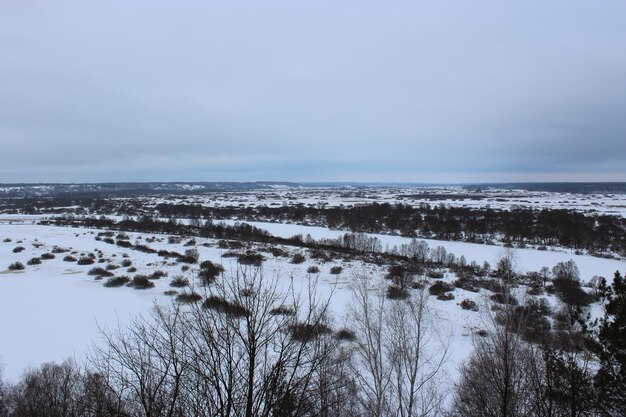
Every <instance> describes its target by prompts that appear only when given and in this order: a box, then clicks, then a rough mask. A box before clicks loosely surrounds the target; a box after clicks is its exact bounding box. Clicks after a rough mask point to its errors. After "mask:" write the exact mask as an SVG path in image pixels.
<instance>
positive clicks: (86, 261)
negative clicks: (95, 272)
mask: <svg viewBox="0 0 626 417" xmlns="http://www.w3.org/2000/svg"><path fill="white" fill-rule="evenodd" d="M93 263H95V261H94V260H93V259H91V258H89V257H86V256H81V258H80V259H79V260H78V262H77V264H78V265H91V264H93Z"/></svg>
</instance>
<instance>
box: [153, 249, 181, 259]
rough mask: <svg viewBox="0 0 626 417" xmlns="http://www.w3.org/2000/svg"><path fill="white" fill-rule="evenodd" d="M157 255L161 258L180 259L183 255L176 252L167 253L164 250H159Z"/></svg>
mask: <svg viewBox="0 0 626 417" xmlns="http://www.w3.org/2000/svg"><path fill="white" fill-rule="evenodd" d="M157 255H159V256H162V257H164V258H182V257H183V255H182V254H180V253H178V252H174V251H167V250H164V249H161V250H160V251H158V252H157Z"/></svg>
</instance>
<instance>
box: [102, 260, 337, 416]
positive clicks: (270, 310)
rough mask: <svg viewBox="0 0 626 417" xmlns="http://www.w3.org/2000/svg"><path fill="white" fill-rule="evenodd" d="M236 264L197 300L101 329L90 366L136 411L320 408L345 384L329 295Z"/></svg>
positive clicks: (289, 412)
mask: <svg viewBox="0 0 626 417" xmlns="http://www.w3.org/2000/svg"><path fill="white" fill-rule="evenodd" d="M307 282H308V283H309V285H308V286H307V288H305V290H304V291H303V293H298V292H296V291H295V289H294V286H293V285H291V286H289V285H287V286H285V285H283V284H284V281H283V282H281V281H280V280H279V278H278V277H273V278H266V277H265V276H264V275H263V271H262V269H260V268H256V267H247V268H243V267H239V268H237V269H236V271H234V272H233V273H232V274H231V275H223V276H222V277H221V279H220V280H218V282H217V283H216V284H213V285H212V286H210V287H206V288H205V290H206V293H205V295H206V299H205V301H204V302H203V303H202V304H195V305H193V306H182V305H176V304H175V305H174V306H172V307H171V308H164V307H157V308H156V309H155V312H154V315H153V317H151V318H149V319H139V320H136V321H135V322H134V323H133V324H132V326H131V327H130V328H129V329H127V330H126V329H118V330H117V331H115V332H105V341H106V343H105V347H104V348H101V349H98V350H97V352H96V355H94V356H95V362H94V363H95V368H96V369H98V371H99V372H100V374H101V375H103V376H104V378H105V379H106V381H107V383H108V385H109V386H110V387H111V388H112V389H113V390H114V391H115V392H116V393H117V395H118V396H119V397H120V398H122V399H123V400H124V402H125V404H126V405H127V407H128V408H129V409H130V410H131V414H132V415H137V416H146V417H153V416H168V417H169V416H187V415H194V416H246V417H251V416H268V417H269V416H274V415H281V416H317V415H332V414H331V413H330V411H331V410H335V409H338V410H339V409H341V406H340V405H339V403H340V402H341V401H343V400H344V399H345V398H346V394H345V391H346V387H348V386H349V384H348V382H349V378H346V376H347V373H346V372H343V371H342V372H343V374H342V373H335V372H334V369H342V368H341V366H344V367H345V365H342V364H341V361H342V357H341V354H342V352H341V346H340V343H339V342H338V341H336V340H335V339H333V337H332V333H331V330H330V327H329V320H328V305H329V299H327V300H321V299H320V297H319V296H318V294H317V284H316V281H315V280H313V279H311V278H309V281H307Z"/></svg>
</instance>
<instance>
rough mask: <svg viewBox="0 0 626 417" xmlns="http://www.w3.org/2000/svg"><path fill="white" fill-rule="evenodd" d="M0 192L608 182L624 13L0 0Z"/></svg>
mask: <svg viewBox="0 0 626 417" xmlns="http://www.w3.org/2000/svg"><path fill="white" fill-rule="evenodd" d="M0 142H1V148H0V152H1V153H0V155H2V157H1V158H0V182H35V181H51V182H57V181H60V182H91V181H143V180H145V181H148V180H150V181H152V180H154V181H222V180H234V181H238V180H294V181H415V182H473V181H502V182H508V181H626V2H624V1H623V0H616V1H612V0H606V1H600V2H598V1H589V0H586V1H579V0H563V1H546V0H528V1H501V0H498V1H482V0H478V1H447V0H438V1H419V0H412V1H393V0H392V1H382V0H379V1H373V0H370V1H366V0H358V1H356V0H354V1H353V0H330V1H326V0H315V1H293V0H284V1H278V0H275V1H272V0H269V1H237V0H228V1H207V0H204V1H191V0H189V1H179V2H174V1H159V0H133V1H128V0H124V1H116V0H113V1H110V0H108V1H97V2H96V1H84V0H76V1H66V0H55V1H49V0H43V1H32V0H0Z"/></svg>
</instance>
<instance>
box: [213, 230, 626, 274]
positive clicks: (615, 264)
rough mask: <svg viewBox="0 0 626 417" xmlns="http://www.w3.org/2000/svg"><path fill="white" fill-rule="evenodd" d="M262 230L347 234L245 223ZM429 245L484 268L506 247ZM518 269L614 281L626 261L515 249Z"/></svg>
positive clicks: (385, 240) (397, 241) (386, 242)
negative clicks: (569, 267)
mask: <svg viewBox="0 0 626 417" xmlns="http://www.w3.org/2000/svg"><path fill="white" fill-rule="evenodd" d="M224 222H225V223H227V224H234V223H236V222H235V221H233V220H226V221H224ZM245 223H248V224H250V225H253V226H255V227H258V228H260V229H265V230H267V231H269V232H270V233H271V234H272V235H274V236H279V237H292V236H295V235H298V234H301V235H303V236H306V235H307V234H309V235H311V237H312V238H313V239H316V240H317V239H320V238H336V237H338V236H341V235H343V234H345V233H346V232H345V231H340V230H331V229H328V228H325V227H314V226H300V225H294V224H283V223H267V222H245ZM368 236H376V237H377V238H378V239H380V241H381V242H382V244H383V248H387V249H392V248H393V247H394V246H396V247H400V246H401V245H404V244H407V243H409V242H410V241H411V239H410V238H406V237H402V236H390V235H382V234H368ZM418 240H423V241H425V242H426V243H428V246H429V247H430V248H431V249H433V248H435V247H437V246H443V247H444V248H446V251H447V252H449V253H450V252H451V253H454V254H455V255H456V256H457V257H460V256H461V255H463V256H465V258H466V259H467V262H471V261H475V262H476V263H478V264H479V265H482V263H483V262H484V261H487V262H489V263H490V264H491V265H492V266H495V265H496V262H497V260H498V259H499V258H500V257H501V256H502V254H503V251H504V248H503V247H501V246H490V245H480V244H476V243H467V242H448V241H442V240H434V239H418ZM513 252H514V254H515V260H516V267H517V269H518V270H519V272H528V271H539V270H540V269H541V267H543V266H547V267H548V268H552V267H553V266H554V265H556V264H557V263H558V262H564V261H568V260H570V259H572V260H574V262H576V264H577V265H578V269H579V271H580V276H581V279H582V280H583V281H589V280H590V279H591V278H592V277H593V276H594V275H598V276H603V277H605V278H607V279H608V280H610V279H611V278H612V277H613V274H614V273H615V271H618V270H619V271H620V272H623V271H624V270H626V261H623V260H615V259H603V258H596V257H593V256H586V255H576V254H573V253H571V251H569V252H568V251H540V250H536V249H514V250H513Z"/></svg>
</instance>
